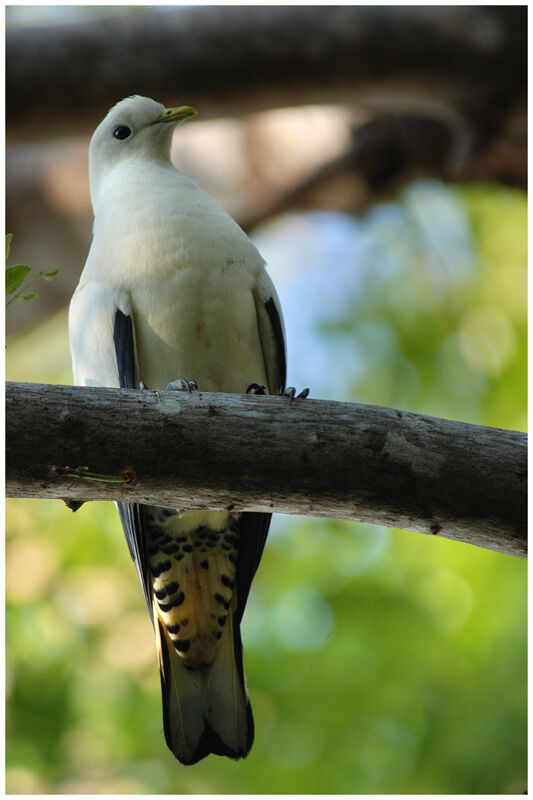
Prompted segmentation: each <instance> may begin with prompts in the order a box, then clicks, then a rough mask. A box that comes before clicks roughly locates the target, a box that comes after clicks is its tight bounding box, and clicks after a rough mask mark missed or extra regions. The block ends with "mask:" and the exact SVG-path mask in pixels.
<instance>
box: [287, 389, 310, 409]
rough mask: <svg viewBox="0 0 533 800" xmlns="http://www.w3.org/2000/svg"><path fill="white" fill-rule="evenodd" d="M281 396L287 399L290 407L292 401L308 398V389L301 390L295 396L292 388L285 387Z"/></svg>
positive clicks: (294, 390)
mask: <svg viewBox="0 0 533 800" xmlns="http://www.w3.org/2000/svg"><path fill="white" fill-rule="evenodd" d="M281 396H282V397H288V398H289V405H290V404H291V403H292V401H293V400H305V398H306V397H309V389H308V388H305V389H302V391H301V392H300V393H299V394H296V389H295V388H294V386H287V388H286V389H284V390H283V391H282V393H281Z"/></svg>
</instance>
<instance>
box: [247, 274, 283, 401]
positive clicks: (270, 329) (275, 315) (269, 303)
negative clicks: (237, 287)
mask: <svg viewBox="0 0 533 800" xmlns="http://www.w3.org/2000/svg"><path fill="white" fill-rule="evenodd" d="M254 301H255V308H256V311H257V325H258V328H259V339H260V341H261V347H262V349H263V358H264V360H265V371H266V375H267V381H268V387H267V388H268V391H269V393H270V394H280V393H281V392H282V391H283V389H284V388H285V381H286V379H287V357H286V347H285V325H284V323H283V314H282V313H281V306H280V304H279V299H278V295H277V292H276V290H275V288H274V284H273V283H272V281H271V280H270V277H269V275H268V273H267V272H266V271H265V270H262V271H261V272H260V274H259V276H258V279H257V282H256V285H255V288H254Z"/></svg>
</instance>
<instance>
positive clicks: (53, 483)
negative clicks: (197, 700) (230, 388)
mask: <svg viewBox="0 0 533 800" xmlns="http://www.w3.org/2000/svg"><path fill="white" fill-rule="evenodd" d="M6 445H7V468H6V474H7V496H8V497H48V498H69V499H70V500H97V499H98V500H114V499H122V500H130V501H139V502H144V503H153V504H159V505H166V506H174V507H178V508H187V509H193V508H211V509H227V510H236V511H237V510H248V511H278V512H283V513H289V514H307V515H312V516H318V517H335V518H339V519H349V520H360V521H364V522H368V523H374V524H380V525H387V526H394V527H399V528H405V529H408V530H413V531H420V532H422V533H428V534H433V535H439V536H445V537H447V538H450V539H457V540H459V541H462V542H469V543H471V544H475V545H478V546H481V547H487V548H490V549H492V550H497V551H499V552H502V553H509V554H513V555H518V556H525V555H526V552H527V545H526V483H527V437H526V435H525V434H523V433H520V432H516V431H506V430H499V429H495V428H486V427H481V426H477V425H470V424H465V423H461V422H455V421H451V420H444V419H437V418H434V417H428V416H423V415H421V414H413V413H410V412H405V411H399V410H395V409H390V408H380V407H377V406H364V405H358V404H355V403H339V402H325V401H320V400H296V401H294V402H293V403H292V404H289V403H288V400H287V399H286V398H279V397H258V396H248V395H244V396H241V395H230V394H211V393H204V392H198V393H193V394H191V395H190V396H188V395H183V394H181V393H172V392H152V391H133V390H119V389H107V388H79V387H68V386H48V385H39V384H20V383H8V384H7V388H6Z"/></svg>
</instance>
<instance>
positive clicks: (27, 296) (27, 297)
mask: <svg viewBox="0 0 533 800" xmlns="http://www.w3.org/2000/svg"><path fill="white" fill-rule="evenodd" d="M33 297H37V292H30V293H29V294H23V295H22V296H21V297H19V298H18V299H19V300H20V302H21V303H26V302H27V301H28V300H31V299H32V298H33Z"/></svg>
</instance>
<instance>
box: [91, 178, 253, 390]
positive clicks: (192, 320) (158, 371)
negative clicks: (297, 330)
mask: <svg viewBox="0 0 533 800" xmlns="http://www.w3.org/2000/svg"><path fill="white" fill-rule="evenodd" d="M95 211H96V216H95V227H94V239H93V245H92V247H91V252H90V254H89V258H88V262H87V266H86V271H89V272H91V273H92V274H93V276H94V277H96V276H98V279H99V280H104V281H106V280H109V281H110V282H112V283H113V284H114V285H115V286H117V285H118V286H119V287H120V289H121V290H123V291H126V292H128V293H129V295H130V297H131V301H132V307H133V313H134V323H135V335H136V342H137V357H138V363H139V376H140V378H142V380H143V381H144V382H145V383H146V385H147V386H148V388H150V389H155V388H164V387H165V386H166V384H167V383H168V382H169V381H171V380H175V379H176V378H177V377H183V378H186V379H194V380H196V381H197V383H198V385H199V387H200V389H204V390H206V391H208V390H211V391H236V392H244V391H245V390H246V388H247V386H248V385H249V384H250V383H252V382H257V383H261V384H266V375H265V368H264V361H263V353H262V348H261V343H260V340H259V332H258V326H257V314H256V309H255V303H254V297H253V289H254V286H255V285H256V281H257V277H258V275H259V273H260V272H261V271H262V270H263V261H262V259H261V256H260V255H259V253H258V252H257V250H256V249H255V247H254V245H253V244H252V242H251V241H250V239H249V238H248V237H247V236H246V235H245V234H244V232H243V231H242V230H241V229H240V228H239V226H238V225H237V224H236V223H235V222H234V220H232V219H231V217H229V216H228V215H227V214H226V212H225V211H223V209H221V208H220V207H219V206H218V205H217V204H216V203H215V202H214V201H213V200H212V199H211V198H210V197H209V196H208V195H206V194H205V193H204V192H203V191H202V190H201V189H199V188H198V187H197V186H196V185H195V184H194V183H192V181H189V180H188V179H187V178H184V177H183V176H182V175H180V174H179V173H178V172H177V171H176V170H174V169H173V168H172V167H168V166H164V165H162V166H161V167H160V168H157V169H154V168H153V165H152V166H151V169H150V170H147V169H146V168H145V167H144V165H143V163H140V164H139V165H138V166H137V167H136V166H135V165H132V164H129V165H128V169H126V168H125V166H124V165H120V166H119V167H117V168H116V169H115V170H113V171H112V172H111V173H110V175H109V176H108V179H107V180H106V181H104V183H103V185H102V190H101V193H100V196H99V198H98V202H97V204H96V208H95Z"/></svg>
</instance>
